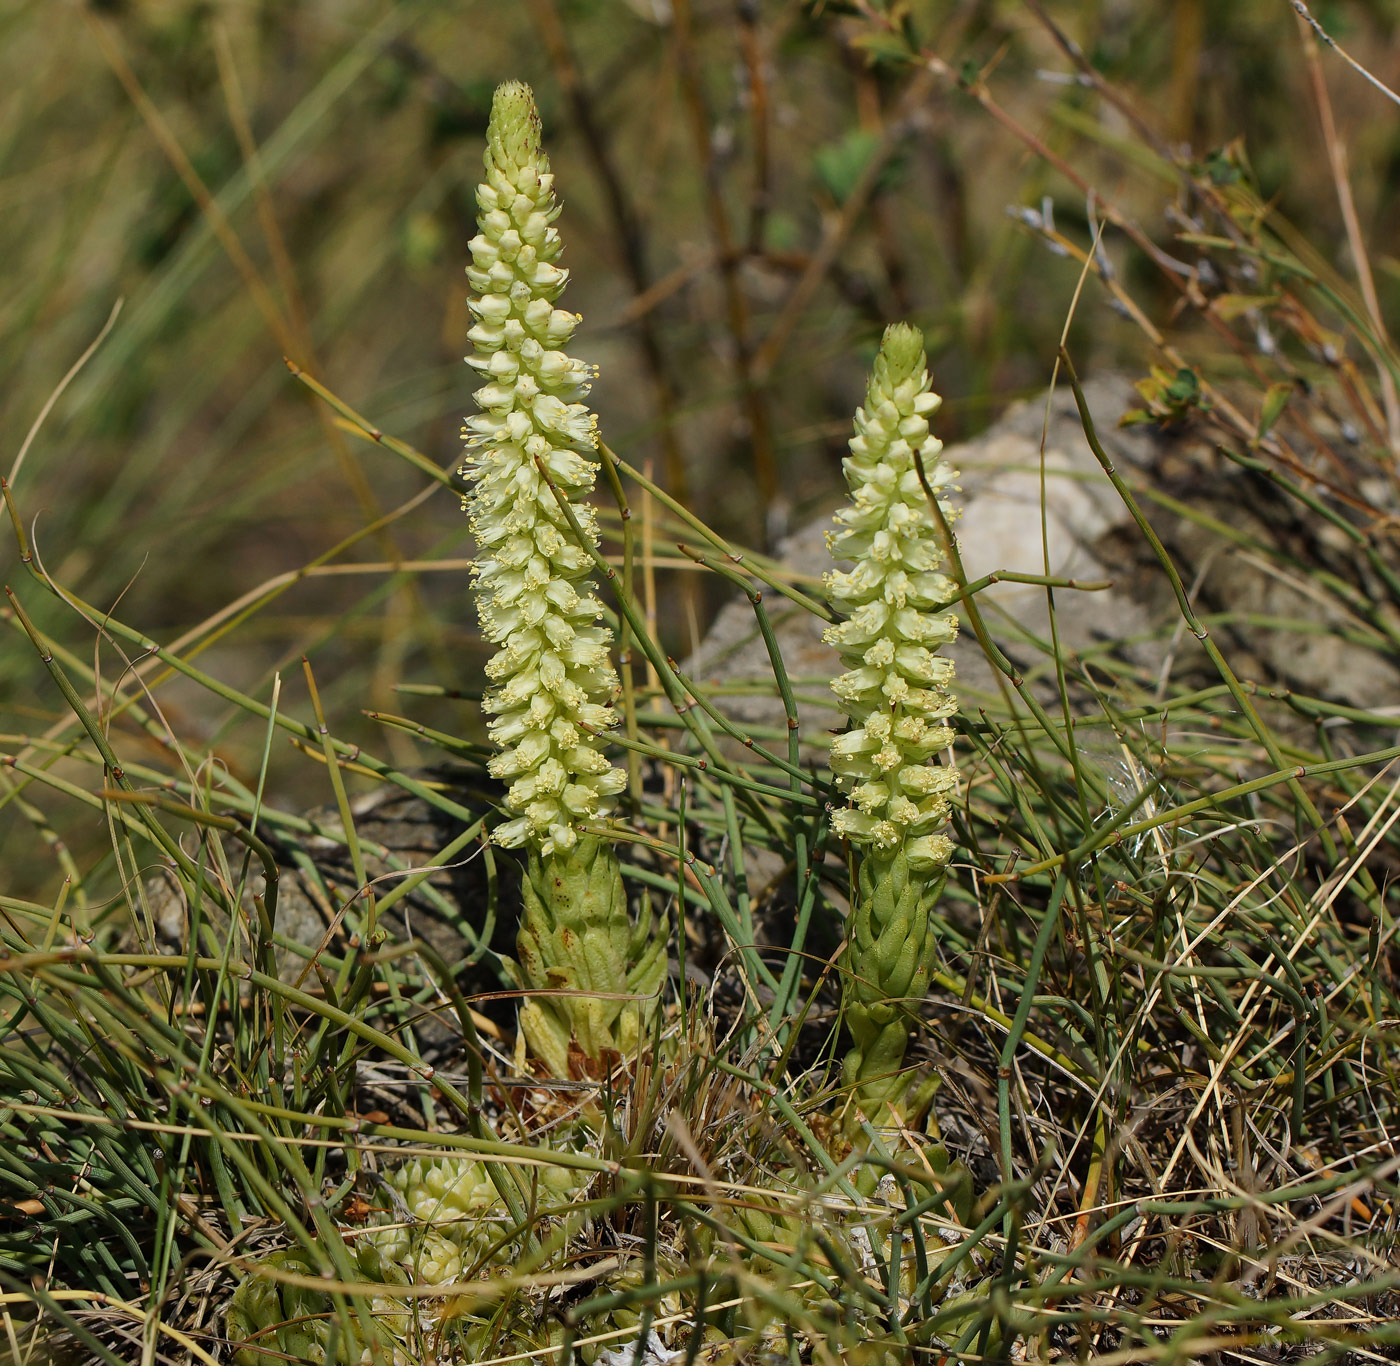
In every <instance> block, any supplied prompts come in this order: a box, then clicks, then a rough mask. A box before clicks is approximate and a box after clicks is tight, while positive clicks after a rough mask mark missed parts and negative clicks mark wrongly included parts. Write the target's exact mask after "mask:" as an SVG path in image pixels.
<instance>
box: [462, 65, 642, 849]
mask: <svg viewBox="0 0 1400 1366" xmlns="http://www.w3.org/2000/svg"><path fill="white" fill-rule="evenodd" d="M485 163H486V179H485V180H484V181H483V183H482V184H481V185H479V186H478V187H477V205H478V208H479V210H480V214H479V217H478V220H477V221H478V225H479V227H480V229H481V231H480V232H479V234H478V235H477V236H476V237H474V238H473V239H472V241H471V244H470V245H471V253H472V263H471V265H470V266H469V267H468V268H467V278H468V280H469V281H470V282H471V286H472V290H473V293H474V297H473V298H472V299H471V304H470V306H471V311H472V317H473V319H474V320H475V325H474V326H473V327H472V329H471V331H470V333H469V334H468V335H469V336H470V338H471V341H472V345H473V347H474V348H475V355H473V356H470V357H469V358H468V360H467V364H468V365H470V366H471V367H472V368H473V369H474V370H476V371H478V372H479V373H480V374H481V375H482V377H483V378H484V379H485V381H486V382H485V384H483V386H482V387H481V388H480V389H478V390H477V391H476V401H477V405H478V406H479V407H480V408H481V413H480V414H479V415H478V416H475V417H471V418H468V419H467V423H466V429H465V431H464V433H463V435H464V436H465V438H466V441H467V448H468V454H467V457H466V460H465V461H464V463H463V465H462V470H461V472H462V474H463V476H464V477H465V478H466V479H467V480H469V481H470V482H471V484H472V485H473V489H472V492H471V494H470V497H469V499H468V501H467V510H468V512H469V514H470V516H471V527H472V532H473V534H474V535H475V537H476V542H477V546H478V555H477V560H476V563H475V565H474V567H473V571H472V572H473V582H474V584H475V587H476V590H477V595H478V604H479V611H480V617H481V628H482V632H483V634H485V636H486V637H487V639H489V640H490V641H491V642H492V643H493V644H495V645H496V646H497V647H498V649H497V652H496V654H495V655H494V656H493V658H492V659H491V661H490V662H489V663H488V664H487V666H486V673H487V676H488V678H490V680H491V682H492V684H493V685H494V686H493V687H492V688H491V690H490V691H489V692H488V693H487V695H486V698H485V701H484V703H483V705H484V707H485V709H486V711H487V712H488V713H490V714H492V716H493V718H494V719H493V720H492V721H491V724H490V734H491V738H492V739H493V740H494V741H495V742H496V744H497V745H498V746H499V747H500V753H499V754H497V755H496V757H495V758H494V759H492V761H491V764H490V769H491V773H492V774H493V775H494V776H495V777H497V778H501V779H503V780H505V781H506V782H508V783H509V784H510V787H509V790H508V793H507V798H506V801H507V804H508V806H509V807H510V809H511V810H512V811H513V812H514V813H515V815H514V817H513V819H511V820H508V821H506V822H505V823H504V824H502V825H501V826H499V827H498V828H497V829H496V831H495V839H496V841H497V842H498V843H500V844H504V845H509V846H520V845H529V846H530V847H532V848H534V849H536V850H538V851H539V852H540V853H541V854H544V855H546V856H548V855H549V854H551V853H552V852H553V851H554V850H555V849H558V850H561V851H567V850H568V849H571V848H572V847H573V845H574V844H575V843H576V841H577V839H578V834H577V827H578V825H579V823H580V822H583V821H587V820H594V819H596V818H597V817H598V816H600V815H601V814H603V813H604V812H605V811H606V809H607V806H608V804H609V799H610V798H611V797H612V796H614V795H615V794H616V793H618V792H620V791H621V790H622V788H623V786H624V785H625V783H626V778H625V775H624V774H623V773H622V772H621V771H620V770H618V769H616V768H614V767H613V766H612V765H611V764H610V763H609V762H608V761H607V759H605V758H604V757H603V755H602V753H601V749H600V741H599V740H598V738H597V736H598V735H599V734H600V733H603V732H606V731H607V730H608V729H609V728H610V727H611V726H613V725H614V724H615V722H616V719H617V718H616V715H615V714H614V712H613V709H612V707H611V705H610V702H611V698H612V696H613V692H614V690H615V688H616V686H617V675H616V674H615V672H614V671H613V668H612V664H611V662H610V661H609V657H608V647H609V646H610V644H611V643H612V634H611V632H610V631H609V630H608V628H607V627H606V626H604V625H600V624H599V618H600V617H601V616H602V610H603V609H602V604H601V603H600V602H599V601H598V598H597V597H596V596H595V594H594V591H593V589H594V585H593V582H592V579H591V572H590V571H591V565H592V561H591V559H590V557H589V555H588V553H587V551H586V550H585V549H584V548H583V547H582V546H581V545H580V544H579V541H578V538H577V536H576V535H575V533H574V532H573V530H572V529H571V527H570V526H569V519H568V517H567V516H566V515H565V513H564V512H563V510H562V509H561V508H560V506H559V497H560V496H562V497H563V498H564V499H565V500H567V501H568V502H569V503H570V504H571V510H572V512H573V516H574V518H575V520H576V521H577V523H578V526H579V528H580V530H581V531H582V534H583V536H584V537H585V538H588V539H589V540H590V541H591V543H592V544H593V545H595V546H596V544H597V541H598V528H597V519H596V517H595V515H594V512H593V509H592V508H591V507H590V506H589V504H588V503H587V501H586V500H587V496H588V494H589V493H591V492H592V489H593V484H594V480H595V479H596V477H597V471H598V465H597V463H596V462H595V461H594V460H591V459H590V458H589V456H588V454H587V453H588V452H591V451H592V450H593V449H594V448H595V447H596V445H597V435H596V420H595V418H594V417H593V414H592V413H591V412H589V410H588V408H587V407H586V406H585V405H584V404H583V403H581V402H579V401H578V400H579V399H581V398H583V397H584V396H585V395H586V394H587V393H588V390H589V378H590V375H591V370H590V367H589V366H588V365H586V364H585V363H584V362H583V361H580V360H574V359H573V358H571V357H570V356H568V355H566V354H565V353H564V352H563V351H562V350H561V349H560V348H561V347H562V346H563V345H564V344H565V343H566V342H567V341H568V340H569V338H570V337H571V336H572V335H573V331H574V328H575V327H576V326H577V325H578V321H579V319H578V316H577V314H574V313H568V312H566V311H565V310H563V309H559V308H555V307H554V302H555V300H556V299H558V297H559V295H560V294H561V293H562V292H563V289H564V286H565V284H566V283H567V282H568V278H569V273H568V271H567V270H564V269H563V268H561V267H560V266H559V265H558V264H557V262H558V259H559V255H560V251H561V249H562V248H561V244H560V240H559V233H558V232H557V231H556V230H555V228H554V226H553V223H554V220H555V219H556V218H557V217H558V215H559V205H558V202H557V201H556V199H555V195H554V177H553V175H552V174H551V173H550V169H549V159H548V158H547V157H546V156H545V154H544V152H543V151H542V149H541V147H540V119H539V113H538V111H537V110H536V108H535V101H534V97H533V96H532V95H531V93H530V88H529V87H528V86H526V85H523V84H521V83H520V82H519V81H509V82H507V83H506V84H504V85H502V86H501V87H500V88H499V89H498V90H497V91H496V96H495V100H494V101H493V103H492V106H491V122H490V126H489V127H488V129H487V145H486V157H485ZM551 485H553V487H552V488H551ZM556 490H557V491H558V492H557V495H556Z"/></svg>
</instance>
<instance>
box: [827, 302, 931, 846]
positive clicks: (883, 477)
mask: <svg viewBox="0 0 1400 1366" xmlns="http://www.w3.org/2000/svg"><path fill="white" fill-rule="evenodd" d="M941 402H942V400H941V399H939V397H938V396H937V395H936V394H934V393H932V392H931V391H930V384H929V376H928V370H927V369H926V367H925V360H924V345H923V336H922V334H921V333H920V332H919V330H918V329H917V328H914V327H910V326H908V325H907V324H905V323H896V324H894V325H893V326H892V327H889V328H887V329H886V331H885V335H884V339H883V341H882V343H881V346H880V354H879V355H878V356H877V357H876V359H875V369H874V373H873V374H872V376H871V379H870V386H869V389H868V391H867V393H866V399H865V406H864V407H862V408H858V409H857V410H856V421H855V436H854V437H853V438H852V439H851V443H850V447H851V453H850V455H849V456H847V457H846V459H845V461H844V469H845V472H846V481H847V483H848V484H849V486H850V490H851V498H850V502H849V503H848V504H847V505H846V506H845V507H843V508H842V509H841V510H840V511H839V512H838V513H837V514H836V522H837V529H836V530H835V531H832V532H829V533H828V535H827V544H828V545H829V546H830V548H831V553H832V554H833V555H834V556H836V557H837V558H838V559H848V560H854V561H855V567H854V568H853V569H851V570H849V571H846V572H832V573H830V574H828V575H827V576H826V587H827V595H828V597H829V598H830V600H831V603H832V605H833V606H834V607H835V608H836V610H837V611H838V612H840V613H841V614H842V615H843V616H844V617H845V618H846V619H845V620H844V621H842V622H840V623H839V624H838V625H836V626H833V627H831V628H829V629H828V631H827V632H826V637H825V638H826V640H827V641H828V642H829V643H830V644H832V645H835V646H836V648H837V649H838V650H839V651H840V654H841V660H842V663H843V664H844V665H845V667H846V672H845V673H843V674H842V675H841V676H840V677H839V678H837V679H836V680H835V682H834V683H833V684H832V685H831V686H832V690H833V691H834V692H835V693H836V695H837V697H838V698H839V699H840V701H841V706H842V709H843V710H844V711H845V712H846V714H847V715H848V716H849V717H850V718H851V727H850V729H849V730H847V731H846V732H845V733H844V734H843V735H840V736H838V737H837V739H836V741H835V742H834V743H833V745H832V747H831V768H832V772H833V773H834V774H835V775H836V780H837V783H838V785H839V786H840V787H841V789H842V790H843V791H845V792H847V793H848V794H849V796H850V805H849V806H846V807H844V808H843V809H841V810H840V811H838V812H837V813H836V816H835V819H834V825H835V828H836V830H837V832H838V833H840V834H841V835H844V836H845V837H846V838H847V839H848V840H850V841H851V842H852V843H853V844H856V845H861V846H864V847H866V848H867V849H869V850H870V851H871V852H872V853H875V854H879V855H881V856H883V857H888V856H891V855H893V854H894V853H895V851H899V853H900V854H901V855H902V857H903V858H905V859H907V860H908V864H909V867H910V868H911V869H915V870H919V869H925V870H926V869H931V868H938V867H941V866H942V865H944V864H946V863H947V862H948V859H949V858H950V857H951V855H952V845H951V844H950V843H949V841H948V838H947V836H945V835H942V834H939V833H938V827H939V826H941V825H942V824H943V823H944V822H945V821H946V820H947V819H948V812H949V803H950V800H951V798H952V796H953V794H954V793H955V792H956V790H957V772H956V770H954V769H953V768H952V767H950V766H944V765H939V764H936V763H933V762H931V760H932V759H933V756H934V755H935V754H937V753H938V752H939V751H940V750H943V749H946V748H947V747H948V745H949V744H951V743H952V739H953V732H952V730H951V729H950V728H949V726H948V724H947V721H948V718H949V717H950V716H951V715H952V714H953V713H954V712H955V711H956V710H957V702H956V700H955V699H954V697H953V696H952V694H951V693H950V692H949V691H948V684H949V682H950V681H951V680H952V677H953V663H952V660H950V659H942V658H939V657H938V656H937V655H935V654H934V651H935V650H936V649H937V648H938V647H939V646H940V645H944V644H947V643H948V642H949V641H951V640H952V639H953V638H954V636H955V635H956V634H957V618H956V617H955V616H954V615H953V614H952V612H950V611H948V610H947V604H948V603H949V602H951V601H952V600H953V598H954V597H955V596H956V594H957V590H956V587H955V585H954V584H953V581H952V580H951V579H949V578H948V577H947V576H946V575H945V574H943V573H942V572H941V570H942V568H943V565H944V560H945V555H944V549H943V532H942V529H941V528H940V527H939V526H938V524H937V521H936V520H935V518H934V515H933V510H932V509H931V508H930V506H929V502H928V496H927V495H926V494H925V492H924V488H923V485H922V483H921V482H920V480H919V471H918V468H917V466H916V465H915V456H916V455H918V456H919V457H920V460H921V462H922V464H923V468H924V473H925V475H926V477H927V479H928V483H929V487H930V488H932V489H933V490H934V491H935V494H936V493H937V492H938V491H939V490H941V489H944V488H946V487H947V486H948V485H950V484H951V483H952V482H953V480H954V479H956V478H957V477H958V476H957V471H956V470H951V469H949V468H948V467H947V466H946V465H944V464H942V463H941V462H940V461H939V459H938V454H939V452H940V451H941V450H942V449H943V443H942V442H941V441H939V440H938V439H937V437H935V436H932V435H931V434H930V432H929V424H928V419H929V417H930V416H931V415H932V414H933V413H934V412H935V411H936V410H937V408H938V406H939V404H940V403H941ZM939 508H940V509H941V510H942V512H943V515H944V517H945V519H946V520H947V521H949V522H951V521H952V519H953V516H954V510H953V508H952V507H950V506H948V505H946V504H945V503H944V502H943V501H942V499H941V498H940V499H939Z"/></svg>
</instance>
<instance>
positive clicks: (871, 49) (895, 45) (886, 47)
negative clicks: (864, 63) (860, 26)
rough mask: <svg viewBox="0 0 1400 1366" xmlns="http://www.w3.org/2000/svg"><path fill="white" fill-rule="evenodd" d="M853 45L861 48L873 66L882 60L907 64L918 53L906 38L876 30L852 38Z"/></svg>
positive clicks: (901, 64) (915, 58) (916, 56)
mask: <svg viewBox="0 0 1400 1366" xmlns="http://www.w3.org/2000/svg"><path fill="white" fill-rule="evenodd" d="M851 46H852V47H858V48H861V49H862V50H863V51H864V52H865V54H866V56H867V57H868V58H869V60H870V63H871V65H872V66H876V65H878V64H879V63H881V62H891V63H895V64H897V65H900V66H907V65H908V64H909V63H911V62H913V61H915V60H917V58H918V55H919V54H918V53H917V52H915V51H913V50H912V49H911V48H910V46H909V44H908V42H906V41H905V39H904V38H902V37H900V36H899V35H898V34H895V33H885V32H875V33H861V34H857V35H856V37H854V38H852V39H851Z"/></svg>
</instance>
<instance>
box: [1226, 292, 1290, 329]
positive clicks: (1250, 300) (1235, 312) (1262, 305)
mask: <svg viewBox="0 0 1400 1366" xmlns="http://www.w3.org/2000/svg"><path fill="white" fill-rule="evenodd" d="M1276 303H1278V295H1277V294H1221V295H1219V296H1217V297H1216V298H1214V299H1212V300H1211V305H1210V306H1211V308H1212V309H1213V310H1214V312H1215V315H1216V317H1218V318H1220V319H1222V320H1223V321H1225V322H1227V323H1229V322H1234V320H1235V319H1236V318H1238V317H1239V316H1240V315H1241V314H1244V313H1250V312H1253V311H1254V310H1255V309H1267V308H1272V307H1273V306H1274V305H1275V304H1276Z"/></svg>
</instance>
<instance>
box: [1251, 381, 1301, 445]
mask: <svg viewBox="0 0 1400 1366" xmlns="http://www.w3.org/2000/svg"><path fill="white" fill-rule="evenodd" d="M1292 395H1293V385H1292V384H1290V383H1289V382H1288V381H1287V380H1280V381H1279V382H1278V383H1277V384H1271V385H1269V387H1268V390H1267V391H1266V392H1265V394H1264V402H1263V403H1262V404H1260V406H1259V431H1258V433H1257V434H1256V436H1255V438H1254V439H1255V440H1256V441H1262V440H1263V439H1264V438H1265V437H1266V436H1267V435H1268V434H1269V432H1270V431H1271V430H1272V428H1273V426H1274V423H1276V422H1277V421H1278V420H1279V418H1280V417H1282V416H1283V410H1284V409H1285V408H1286V407H1287V406H1288V400H1289V399H1290V398H1291V397H1292Z"/></svg>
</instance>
